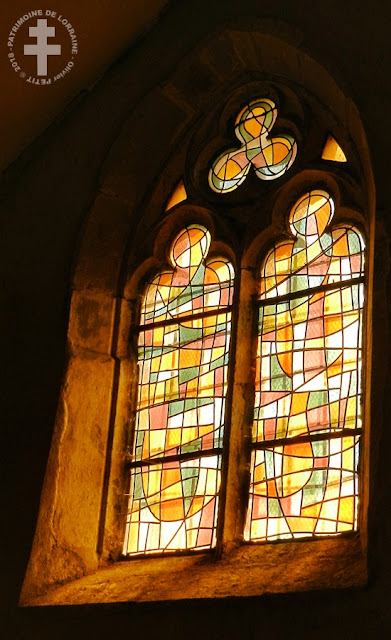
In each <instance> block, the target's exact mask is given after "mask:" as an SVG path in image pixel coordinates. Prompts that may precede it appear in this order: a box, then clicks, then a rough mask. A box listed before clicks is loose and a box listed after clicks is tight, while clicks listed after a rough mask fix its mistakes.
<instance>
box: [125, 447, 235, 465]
mask: <svg viewBox="0 0 391 640" xmlns="http://www.w3.org/2000/svg"><path fill="white" fill-rule="evenodd" d="M222 453H223V448H222V447H215V448H214V449H206V450H204V451H186V452H185V453H179V454H178V455H176V456H162V457H160V458H146V459H145V460H137V461H127V465H126V466H127V467H129V468H130V469H135V468H136V467H138V468H139V467H145V466H151V465H158V464H165V463H167V462H182V461H183V460H197V459H198V458H207V457H210V456H217V455H221V454H222Z"/></svg>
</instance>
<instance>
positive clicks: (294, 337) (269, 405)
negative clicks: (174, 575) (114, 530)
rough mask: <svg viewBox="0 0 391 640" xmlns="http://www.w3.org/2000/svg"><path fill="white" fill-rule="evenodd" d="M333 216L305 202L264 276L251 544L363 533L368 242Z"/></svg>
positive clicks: (317, 202)
mask: <svg viewBox="0 0 391 640" xmlns="http://www.w3.org/2000/svg"><path fill="white" fill-rule="evenodd" d="M333 213H334V204H333V200H332V199H331V197H330V196H329V194H327V193H326V192H324V191H317V190H314V191H311V192H309V193H307V194H305V195H304V196H302V197H301V198H300V199H299V200H298V202H297V203H296V205H295V206H294V207H293V209H292V211H291V214H290V219H289V222H290V228H291V232H292V233H293V235H294V236H295V240H294V241H285V242H282V243H280V244H277V245H276V246H275V247H274V248H273V249H272V250H271V251H270V253H269V254H268V256H267V258H266V260H265V262H264V265H263V268H262V271H261V279H260V297H259V301H258V306H259V336H258V351H257V367H256V389H255V411H254V422H253V433H252V445H251V448H252V453H251V483H250V495H249V504H248V511H247V520H246V525H245V539H246V540H251V541H267V540H268V541H269V540H278V539H284V538H297V537H309V536H321V535H331V534H337V533H341V532H344V531H351V530H354V529H355V528H356V527H357V506H358V479H357V465H358V457H359V443H360V434H361V427H362V409H361V360H362V358H361V333H362V309H363V303H364V284H363V274H364V242H363V238H362V236H361V235H360V233H359V232H358V230H357V229H355V228H354V227H353V226H334V227H333V226H330V222H331V220H332V217H333Z"/></svg>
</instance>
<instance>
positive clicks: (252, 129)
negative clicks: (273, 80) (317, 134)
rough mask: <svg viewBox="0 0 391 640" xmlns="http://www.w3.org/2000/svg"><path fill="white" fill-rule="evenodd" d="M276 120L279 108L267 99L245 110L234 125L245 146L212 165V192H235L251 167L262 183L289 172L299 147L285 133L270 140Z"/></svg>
mask: <svg viewBox="0 0 391 640" xmlns="http://www.w3.org/2000/svg"><path fill="white" fill-rule="evenodd" d="M276 118H277V108H276V105H275V104H274V102H273V101H272V100H269V99H266V98H265V99H263V100H254V101H253V102H251V103H250V104H248V105H247V106H246V107H244V109H242V111H241V112H240V113H239V115H238V117H237V118H236V123H235V135H236V137H237V138H238V139H239V140H240V142H241V143H242V146H241V147H239V149H229V150H227V151H224V152H223V153H222V154H220V155H219V156H218V157H217V158H216V160H215V161H214V162H213V164H212V168H211V169H210V171H209V185H210V187H211V189H213V191H217V193H228V192H230V191H234V189H237V187H239V186H240V185H241V184H242V182H243V181H244V180H245V179H246V176H247V174H248V172H249V170H250V167H251V166H253V167H254V169H255V174H256V175H257V176H258V178H260V179H261V180H275V179H276V178H279V177H280V176H282V175H283V174H284V173H285V172H286V171H287V170H288V169H289V167H290V166H291V165H292V163H293V162H294V160H295V157H296V152H297V144H296V141H295V139H294V138H293V137H292V136H291V135H289V134H286V133H281V134H279V135H278V136H275V137H273V138H271V137H269V134H270V131H271V129H272V127H273V125H274V123H275V121H276Z"/></svg>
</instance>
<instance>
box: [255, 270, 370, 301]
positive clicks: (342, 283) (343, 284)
mask: <svg viewBox="0 0 391 640" xmlns="http://www.w3.org/2000/svg"><path fill="white" fill-rule="evenodd" d="M363 282H364V276H360V277H359V278H351V279H350V280H339V281H338V282H330V283H328V284H323V285H321V286H320V287H312V288H309V289H301V290H300V291H293V292H291V293H286V294H285V295H283V296H274V297H273V298H263V299H262V300H257V306H258V307H268V306H270V305H272V304H280V303H281V302H287V301H289V300H295V299H296V298H305V297H307V296H312V295H314V294H315V293H321V292H322V291H332V290H337V289H346V288H347V287H351V286H352V285H354V284H361V283H363Z"/></svg>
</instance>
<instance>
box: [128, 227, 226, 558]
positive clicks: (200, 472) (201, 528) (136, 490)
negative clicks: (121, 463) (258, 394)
mask: <svg viewBox="0 0 391 640" xmlns="http://www.w3.org/2000/svg"><path fill="white" fill-rule="evenodd" d="M209 246H210V234H209V232H208V231H207V230H206V229H205V228H204V227H202V226H201V225H190V226H188V227H187V228H186V229H184V230H183V231H181V233H180V234H179V235H178V236H177V238H176V239H175V241H174V242H173V245H172V249H171V254H170V260H171V264H172V266H173V269H170V270H165V271H162V272H160V273H159V274H158V275H157V276H156V277H155V278H154V279H153V280H152V282H150V283H149V284H148V286H147V288H146V292H145V295H144V298H143V305H142V311H141V321H140V328H139V356H138V366H139V386H138V404H137V419H136V428H135V434H134V447H133V461H132V463H131V482H130V485H131V489H130V500H129V512H128V517H127V525H126V535H125V543H124V554H127V555H131V554H140V553H141V554H143V553H154V552H163V551H178V550H185V549H208V548H211V547H212V546H214V545H215V540H216V520H217V507H218V491H219V486H220V473H221V472H220V469H221V454H222V446H223V435H224V414H225V396H226V392H227V375H228V355H229V343H230V334H231V305H232V297H233V279H234V271H233V267H232V265H231V264H230V262H229V261H228V260H227V259H225V258H223V257H217V258H210V259H209V260H206V256H207V254H208V251H209Z"/></svg>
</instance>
